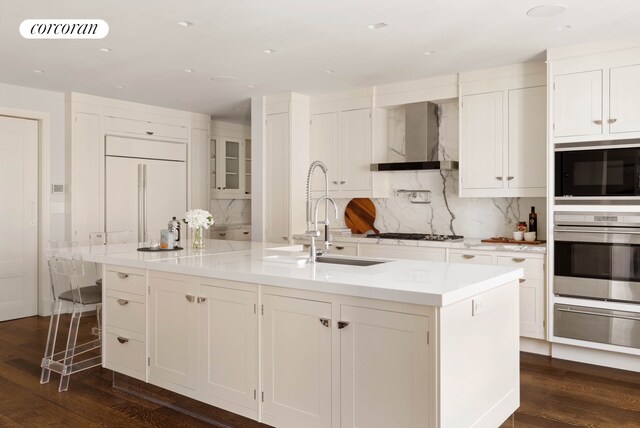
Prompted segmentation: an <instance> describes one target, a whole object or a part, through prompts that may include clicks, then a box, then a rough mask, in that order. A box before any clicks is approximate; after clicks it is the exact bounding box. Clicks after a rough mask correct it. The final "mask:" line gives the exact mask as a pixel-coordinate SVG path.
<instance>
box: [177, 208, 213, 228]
mask: <svg viewBox="0 0 640 428" xmlns="http://www.w3.org/2000/svg"><path fill="white" fill-rule="evenodd" d="M182 221H184V222H185V224H186V225H187V226H189V228H191V229H197V228H199V227H204V228H205V229H209V227H210V226H211V225H213V223H214V221H213V216H212V215H211V213H210V212H209V211H206V210H201V209H195V210H191V211H187V213H186V214H185V215H184V218H183V219H182Z"/></svg>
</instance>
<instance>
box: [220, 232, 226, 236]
mask: <svg viewBox="0 0 640 428" xmlns="http://www.w3.org/2000/svg"><path fill="white" fill-rule="evenodd" d="M218 235H220V236H227V234H226V233H224V232H222V233H219V234H218Z"/></svg>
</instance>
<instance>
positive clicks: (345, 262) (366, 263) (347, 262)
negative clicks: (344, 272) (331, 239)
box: [316, 256, 387, 266]
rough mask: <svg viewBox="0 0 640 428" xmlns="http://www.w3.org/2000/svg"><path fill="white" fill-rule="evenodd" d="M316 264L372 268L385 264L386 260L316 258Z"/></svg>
mask: <svg viewBox="0 0 640 428" xmlns="http://www.w3.org/2000/svg"><path fill="white" fill-rule="evenodd" d="M316 262H318V263H333V264H336V265H349V266H373V265H379V264H382V263H386V262H387V261H386V260H362V259H348V258H344V257H330V256H318V257H316Z"/></svg>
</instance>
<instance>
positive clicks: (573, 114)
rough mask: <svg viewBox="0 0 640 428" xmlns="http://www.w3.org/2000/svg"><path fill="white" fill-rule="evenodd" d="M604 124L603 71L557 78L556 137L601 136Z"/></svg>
mask: <svg viewBox="0 0 640 428" xmlns="http://www.w3.org/2000/svg"><path fill="white" fill-rule="evenodd" d="M598 121H599V122H600V123H598ZM601 121H602V70H593V71H585V72H582V73H573V74H564V75H560V76H555V77H554V93H553V123H554V131H553V135H554V136H555V137H572V136H580V135H600V134H602V130H603V127H602V123H601Z"/></svg>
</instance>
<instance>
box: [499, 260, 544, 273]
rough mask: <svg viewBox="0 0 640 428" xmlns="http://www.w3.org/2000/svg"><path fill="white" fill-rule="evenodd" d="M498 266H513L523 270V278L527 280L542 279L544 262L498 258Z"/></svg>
mask: <svg viewBox="0 0 640 428" xmlns="http://www.w3.org/2000/svg"><path fill="white" fill-rule="evenodd" d="M498 265H499V266H513V267H521V268H523V269H524V277H525V278H527V279H544V260H543V259H533V258H526V257H520V256H515V257H509V256H498Z"/></svg>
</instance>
